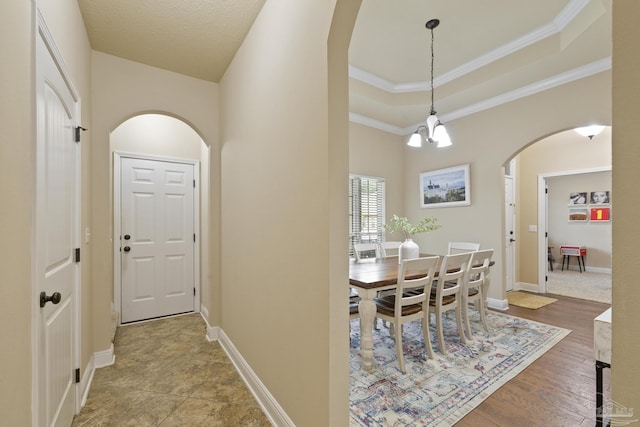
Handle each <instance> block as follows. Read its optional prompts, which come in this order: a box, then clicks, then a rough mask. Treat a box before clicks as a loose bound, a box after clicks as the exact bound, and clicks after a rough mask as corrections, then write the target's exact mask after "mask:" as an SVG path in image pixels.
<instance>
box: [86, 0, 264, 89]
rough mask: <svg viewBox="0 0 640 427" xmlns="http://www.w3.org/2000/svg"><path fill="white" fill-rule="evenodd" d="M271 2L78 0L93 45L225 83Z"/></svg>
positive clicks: (109, 51) (113, 52) (128, 57)
mask: <svg viewBox="0 0 640 427" xmlns="http://www.w3.org/2000/svg"><path fill="white" fill-rule="evenodd" d="M264 2H265V0H206V1H205V0H179V1H178V0H78V4H79V5H80V10H81V11H82V16H83V19H84V23H85V27H86V29H87V32H88V34H89V41H90V42H91V47H92V48H93V49H95V50H98V51H100V52H104V53H108V54H111V55H115V56H119V57H121V58H125V59H129V60H132V61H136V62H141V63H143V64H147V65H152V66H155V67H158V68H163V69H166V70H170V71H175V72H176V73H181V74H185V75H188V76H191V77H196V78H199V79H203V80H210V81H213V82H219V81H220V79H221V78H222V75H223V74H224V72H225V70H226V69H227V67H228V66H229V63H230V62H231V60H232V59H233V56H234V55H235V53H236V51H237V50H238V48H239V47H240V45H241V44H242V41H243V40H244V38H245V36H246V34H247V32H248V31H249V28H251V25H253V22H254V20H255V18H256V16H257V15H258V13H259V12H260V9H261V8H262V5H263V4H264Z"/></svg>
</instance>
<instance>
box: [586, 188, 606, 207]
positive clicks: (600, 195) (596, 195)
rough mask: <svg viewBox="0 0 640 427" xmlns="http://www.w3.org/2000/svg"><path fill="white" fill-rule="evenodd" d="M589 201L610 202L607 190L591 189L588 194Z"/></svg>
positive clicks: (597, 203) (597, 202) (602, 203)
mask: <svg viewBox="0 0 640 427" xmlns="http://www.w3.org/2000/svg"><path fill="white" fill-rule="evenodd" d="M589 203H590V204H592V205H608V204H609V203H611V199H610V195H609V192H608V191H592V192H591V193H590V195H589Z"/></svg>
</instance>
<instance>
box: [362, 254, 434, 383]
mask: <svg viewBox="0 0 640 427" xmlns="http://www.w3.org/2000/svg"><path fill="white" fill-rule="evenodd" d="M439 259H440V257H439V256H432V257H425V258H414V259H410V260H405V261H403V262H402V264H401V265H400V267H399V268H398V279H397V286H396V291H395V293H394V294H393V295H387V296H384V297H380V298H376V299H374V302H375V304H376V312H377V313H376V315H377V316H378V317H379V318H381V319H382V320H384V321H387V322H389V323H390V324H391V325H393V331H395V334H394V335H395V341H396V353H397V355H398V363H399V364H400V371H402V373H403V374H405V373H406V369H405V364H404V354H403V353H404V352H403V350H402V325H403V324H404V323H407V322H411V321H413V320H417V319H420V320H421V321H422V334H423V336H424V343H425V346H426V348H427V355H428V357H430V358H432V359H433V349H432V347H431V340H430V338H429V292H430V289H431V284H432V282H433V276H434V274H435V271H436V265H437V264H438V261H439ZM406 289H411V290H412V291H413V292H412V293H411V294H408V293H405V290H406ZM418 290H419V291H418ZM390 331H391V329H390Z"/></svg>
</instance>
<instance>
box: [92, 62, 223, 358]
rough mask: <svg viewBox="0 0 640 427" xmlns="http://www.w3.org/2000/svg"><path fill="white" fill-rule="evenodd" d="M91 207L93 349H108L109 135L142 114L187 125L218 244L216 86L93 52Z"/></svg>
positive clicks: (214, 309)
mask: <svg viewBox="0 0 640 427" xmlns="http://www.w3.org/2000/svg"><path fill="white" fill-rule="evenodd" d="M92 65H93V85H92V88H93V95H94V96H93V103H92V109H93V117H94V120H93V135H94V149H93V153H92V154H93V155H92V163H91V166H92V206H93V228H94V230H93V242H94V259H95V260H96V261H95V263H94V269H93V277H94V295H93V301H92V307H93V313H94V321H95V328H94V336H93V346H94V350H95V351H101V350H106V349H108V348H109V346H110V345H111V343H110V339H111V333H110V327H111V325H110V319H111V302H112V301H113V255H112V234H113V222H112V210H113V204H112V199H111V191H110V188H111V180H112V175H111V168H110V165H111V162H110V148H109V135H110V133H111V132H112V131H113V130H115V129H116V128H117V127H118V126H119V125H120V124H121V123H123V122H124V121H125V120H127V119H129V118H131V117H133V116H136V115H139V114H142V113H162V114H166V115H170V116H174V117H176V118H178V119H180V120H182V121H183V122H185V123H187V124H189V125H190V126H191V127H192V128H193V129H194V130H195V131H196V132H197V133H198V134H199V136H200V137H201V138H202V140H203V141H204V142H205V144H207V145H209V146H210V147H211V164H210V167H211V171H212V173H211V182H210V184H211V185H210V191H211V193H210V200H211V207H212V210H211V212H212V214H211V216H210V221H211V222H210V227H211V241H212V242H218V241H219V240H218V239H219V222H218V218H219V217H218V215H217V212H218V211H219V188H220V187H219V186H220V181H219V176H218V174H219V170H220V163H219V158H218V156H217V154H215V153H217V151H218V148H217V147H218V120H217V117H218V86H217V85H216V84H215V83H211V82H206V81H203V80H198V79H194V78H191V77H186V76H183V75H180V74H176V73H172V72H169V71H164V70H161V69H158V68H154V67H149V66H147V65H143V64H139V63H135V62H132V61H128V60H124V59H120V58H117V57H114V56H111V55H107V54H103V53H100V52H95V51H94V52H93V54H92ZM218 251H219V246H217V244H214V245H212V247H211V259H210V264H211V271H219V252H218ZM210 290H211V293H210V294H209V301H203V305H205V306H207V307H208V309H209V319H208V320H209V323H210V324H211V325H217V324H218V322H219V311H220V309H219V302H220V297H219V294H220V282H219V278H218V277H216V276H214V277H212V285H211V289H210Z"/></svg>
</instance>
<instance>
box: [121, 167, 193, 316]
mask: <svg viewBox="0 0 640 427" xmlns="http://www.w3.org/2000/svg"><path fill="white" fill-rule="evenodd" d="M120 183H121V192H120V194H121V201H120V206H121V236H120V262H121V276H122V277H121V286H122V288H121V293H122V323H128V322H134V321H138V320H144V319H152V318H155V317H161V316H168V315H172V314H179V313H186V312H192V311H194V306H195V274H194V270H195V265H194V248H195V234H194V167H193V165H192V164H185V163H173V162H166V161H157V160H147V159H136V158H127V157H123V158H122V161H121V178H120Z"/></svg>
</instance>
